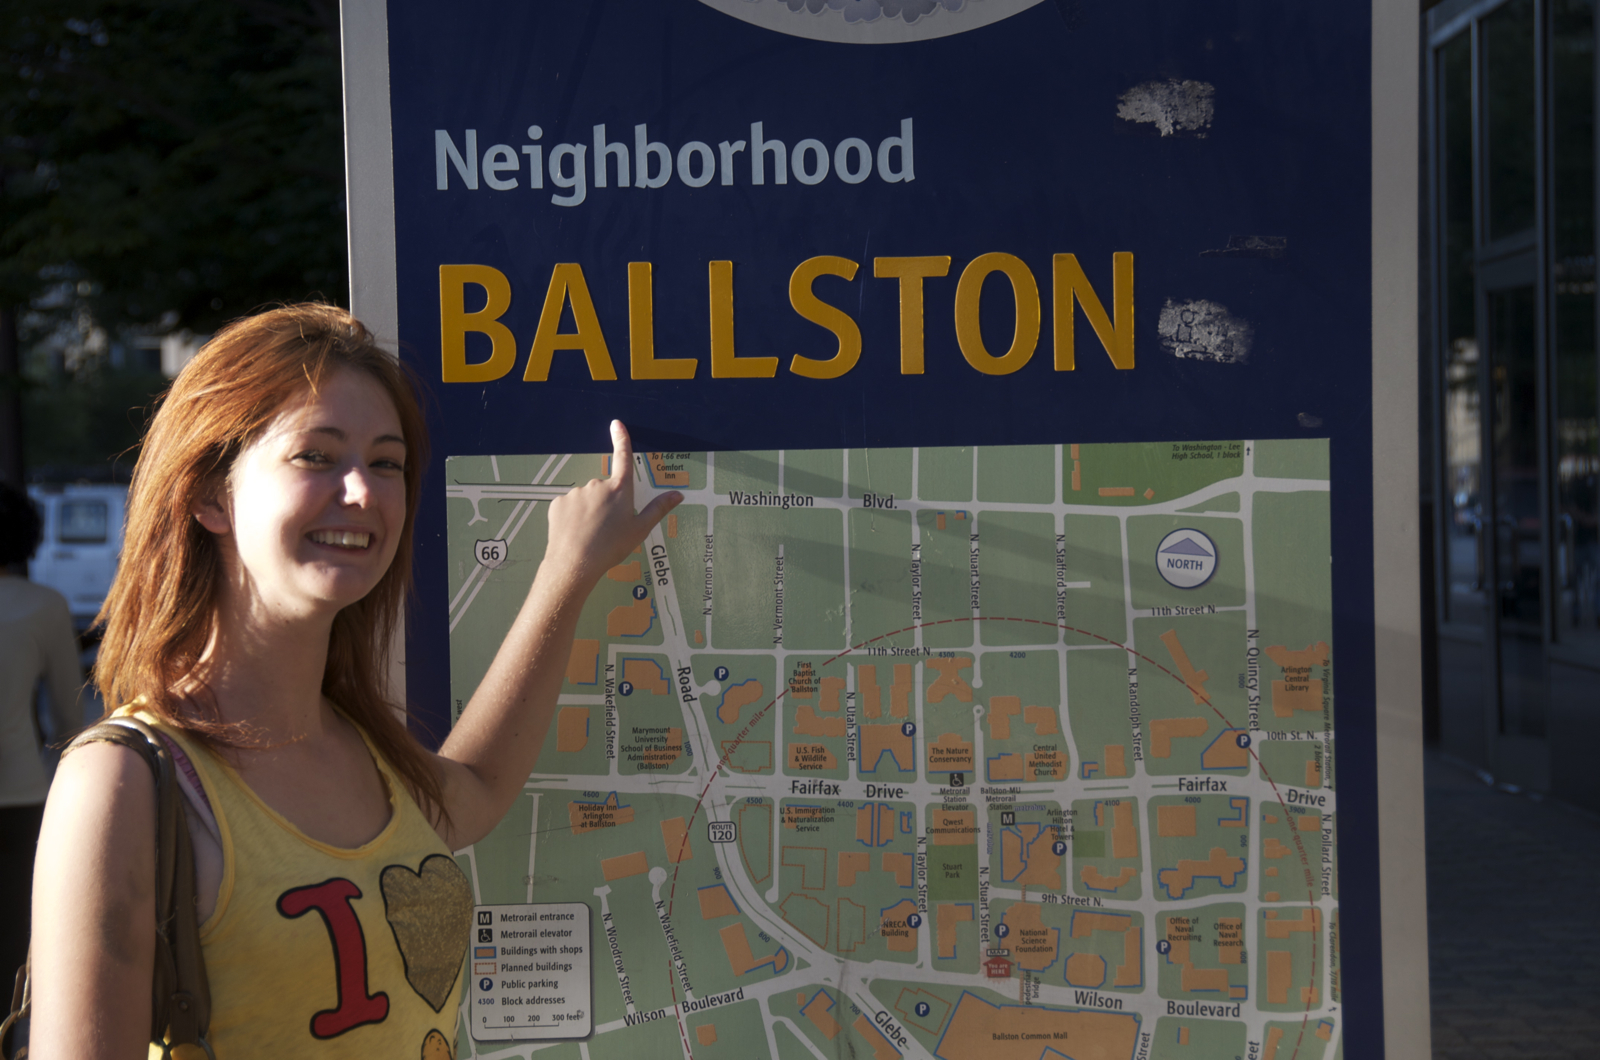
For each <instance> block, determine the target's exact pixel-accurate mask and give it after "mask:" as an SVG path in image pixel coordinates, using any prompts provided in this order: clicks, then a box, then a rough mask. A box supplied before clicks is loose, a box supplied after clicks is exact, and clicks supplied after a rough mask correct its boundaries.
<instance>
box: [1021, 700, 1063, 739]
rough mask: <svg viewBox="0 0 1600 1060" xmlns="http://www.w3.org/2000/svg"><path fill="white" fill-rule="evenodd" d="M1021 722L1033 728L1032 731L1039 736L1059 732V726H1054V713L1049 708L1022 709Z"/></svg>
mask: <svg viewBox="0 0 1600 1060" xmlns="http://www.w3.org/2000/svg"><path fill="white" fill-rule="evenodd" d="M1022 720H1023V722H1024V723H1026V724H1028V725H1032V726H1033V731H1034V732H1035V733H1036V734H1037V735H1039V736H1050V735H1053V734H1055V733H1058V732H1060V731H1061V726H1059V725H1057V724H1056V712H1055V711H1054V710H1051V709H1050V708H1049V707H1023V708H1022Z"/></svg>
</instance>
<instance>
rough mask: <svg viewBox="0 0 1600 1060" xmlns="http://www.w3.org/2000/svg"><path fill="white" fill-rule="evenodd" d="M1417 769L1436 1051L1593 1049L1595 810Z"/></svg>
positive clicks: (1438, 767) (1466, 1058)
mask: <svg viewBox="0 0 1600 1060" xmlns="http://www.w3.org/2000/svg"><path fill="white" fill-rule="evenodd" d="M1425 769H1426V774H1425V776H1426V784H1427V824H1428V964H1429V974H1430V977H1431V987H1432V994H1433V1056H1434V1060H1491V1058H1492V1060H1500V1058H1511V1057H1515V1058H1517V1060H1580V1058H1581V1060H1592V1058H1595V1057H1600V894H1597V891H1600V821H1596V820H1595V819H1594V818H1592V817H1588V816H1585V815H1583V814H1581V813H1579V812H1577V811H1575V810H1571V809H1568V808H1567V807H1565V806H1563V805H1561V804H1559V803H1555V802H1551V801H1549V800H1543V801H1538V800H1535V799H1533V798H1530V797H1528V796H1526V795H1511V794H1508V793H1506V792H1502V791H1497V790H1495V789H1494V788H1490V787H1488V786H1487V785H1485V784H1484V783H1483V782H1482V781H1481V780H1479V779H1478V778H1477V776H1476V775H1475V774H1474V773H1473V772H1472V771H1471V770H1470V769H1469V768H1467V767H1465V766H1464V765H1462V764H1461V763H1459V762H1456V761H1453V760H1450V759H1447V758H1445V757H1444V756H1442V755H1440V754H1439V753H1438V752H1435V751H1429V752H1428V754H1427V757H1426V765H1425Z"/></svg>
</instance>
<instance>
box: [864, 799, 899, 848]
mask: <svg viewBox="0 0 1600 1060" xmlns="http://www.w3.org/2000/svg"><path fill="white" fill-rule="evenodd" d="M894 817H895V813H894V807H893V806H890V805H889V804H888V803H886V802H869V803H865V804H864V805H862V806H861V808H860V809H858V810H856V839H858V840H859V841H861V842H863V843H865V844H867V845H868V846H871V847H881V846H888V845H889V841H890V840H891V839H893V838H894Z"/></svg>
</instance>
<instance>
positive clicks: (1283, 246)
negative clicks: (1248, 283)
mask: <svg viewBox="0 0 1600 1060" xmlns="http://www.w3.org/2000/svg"><path fill="white" fill-rule="evenodd" d="M1288 250H1289V240H1288V238H1287V237H1286V236H1229V237H1228V245H1227V246H1225V247H1219V248H1217V249H1216V250H1202V251H1201V252H1200V256H1201V257H1202V258H1281V257H1283V256H1284V254H1286V253H1288Z"/></svg>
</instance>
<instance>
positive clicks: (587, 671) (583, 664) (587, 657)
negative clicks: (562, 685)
mask: <svg viewBox="0 0 1600 1060" xmlns="http://www.w3.org/2000/svg"><path fill="white" fill-rule="evenodd" d="M599 661H600V642H599V641H597V640H585V639H582V638H580V639H578V640H575V641H573V642H572V654H571V655H569V656H567V680H568V681H571V682H572V683H573V684H575V685H592V684H594V683H595V682H596V681H598V680H599V672H598V670H597V669H596V667H597V666H598V665H599Z"/></svg>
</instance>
